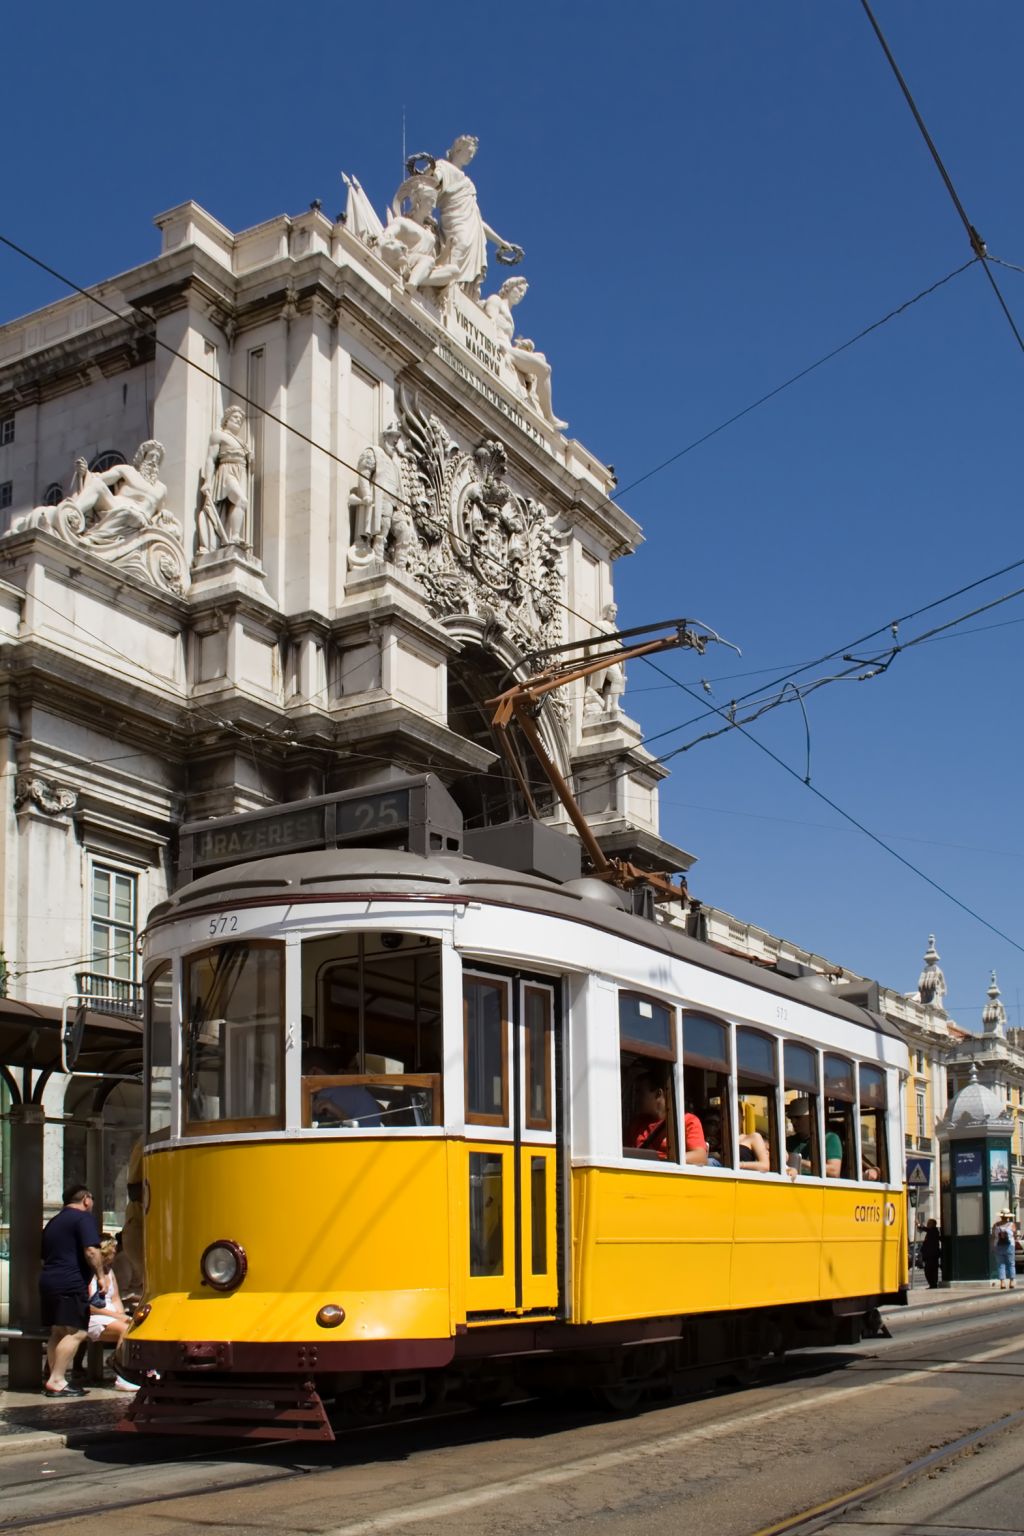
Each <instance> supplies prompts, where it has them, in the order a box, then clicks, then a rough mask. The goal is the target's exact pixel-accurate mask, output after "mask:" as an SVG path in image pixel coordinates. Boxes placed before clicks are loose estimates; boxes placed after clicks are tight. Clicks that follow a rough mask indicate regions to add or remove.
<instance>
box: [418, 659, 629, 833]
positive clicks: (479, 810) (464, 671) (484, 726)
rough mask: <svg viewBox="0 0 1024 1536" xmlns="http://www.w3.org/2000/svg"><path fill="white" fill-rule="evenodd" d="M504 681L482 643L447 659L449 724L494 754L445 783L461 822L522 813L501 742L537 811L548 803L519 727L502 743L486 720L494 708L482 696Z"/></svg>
mask: <svg viewBox="0 0 1024 1536" xmlns="http://www.w3.org/2000/svg"><path fill="white" fill-rule="evenodd" d="M510 681H511V678H510V677H509V674H508V673H507V671H506V669H505V668H504V667H503V666H502V664H501V663H500V662H499V661H498V660H497V659H496V657H495V656H494V655H493V654H492V653H491V652H489V651H487V650H485V649H484V647H483V646H482V645H475V644H472V643H469V644H466V645H464V646H463V648H462V650H461V651H460V652H459V654H458V656H453V657H451V659H450V660H449V662H448V700H447V715H448V727H449V729H450V730H452V731H454V732H455V733H456V735H457V736H463V737H465V738H466V739H467V740H468V741H472V742H475V743H476V744H477V745H478V746H481V747H485V748H486V749H487V750H488V751H489V752H493V753H494V754H495V758H494V761H493V763H492V764H491V765H490V767H489V768H487V769H486V770H485V771H483V772H479V773H473V774H467V775H465V776H464V777H462V778H460V779H457V780H456V781H455V783H454V784H453V785H452V787H451V794H452V798H453V799H454V800H455V802H456V804H457V805H458V807H459V809H460V811H461V812H462V814H463V816H464V817H465V818H466V826H467V827H486V826H493V825H494V824H495V823H497V822H505V821H515V820H516V819H517V818H519V817H522V816H524V815H525V814H526V810H527V806H526V800H525V797H524V796H523V794H522V791H521V790H520V788H519V783H518V778H517V775H516V774H515V773H514V772H513V770H512V768H511V767H510V765H509V761H508V758H507V757H506V756H505V750H506V748H507V749H508V750H510V751H511V752H512V753H514V755H515V758H516V762H517V764H518V769H519V774H521V775H522V777H523V779H525V781H526V783H527V784H528V785H529V787H530V793H531V795H532V796H533V801H534V804H535V805H536V807H537V809H538V811H539V812H540V814H541V815H542V816H544V815H545V814H546V813H547V812H548V811H550V810H551V808H552V806H553V805H554V792H553V790H552V788H551V785H550V784H549V783H548V781H547V779H546V778H545V776H544V774H543V772H542V771H541V769H540V767H539V765H538V764H537V762H536V761H535V759H534V756H533V753H532V752H531V751H530V749H529V748H528V747H527V746H525V744H523V743H521V742H520V740H519V733H518V732H517V731H512V732H510V733H508V734H507V735H506V738H505V742H504V744H503V743H502V739H501V734H500V733H498V732H497V731H496V730H495V729H494V727H493V726H492V724H491V719H492V717H493V714H494V710H493V708H492V707H490V706H488V703H487V700H488V699H493V698H494V697H495V695H497V694H499V693H500V692H501V691H502V689H503V688H507V687H508V685H509V682H510ZM548 707H549V708H550V706H548ZM606 777H607V775H606Z"/></svg>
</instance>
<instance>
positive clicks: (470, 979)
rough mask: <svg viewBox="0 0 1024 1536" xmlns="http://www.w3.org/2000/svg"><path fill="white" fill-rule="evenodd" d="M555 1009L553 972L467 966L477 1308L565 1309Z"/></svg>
mask: <svg viewBox="0 0 1024 1536" xmlns="http://www.w3.org/2000/svg"><path fill="white" fill-rule="evenodd" d="M555 1009H556V997H555V989H554V987H553V986H552V984H551V983H550V982H546V981H543V980H541V979H539V978H538V979H533V978H525V977H522V976H501V975H497V974H492V973H485V972H482V971H472V972H470V971H466V972H464V974H463V1049H464V1052H465V1056H464V1062H465V1069H464V1070H465V1092H466V1149H467V1168H466V1178H467V1184H468V1223H469V1250H468V1252H469V1275H468V1277H467V1284H466V1310H467V1312H468V1314H469V1315H470V1316H471V1317H473V1316H476V1317H483V1316H489V1317H495V1316H508V1317H515V1316H527V1315H533V1316H536V1315H537V1314H538V1313H541V1314H543V1313H553V1312H556V1311H557V1309H558V1302H559V1260H558V1238H557V1233H558V1203H559V1179H558V1146H557V1129H556V1128H557V1125H558V1115H557V1105H556V1092H557V1087H556V1081H555V1028H556V1017H555Z"/></svg>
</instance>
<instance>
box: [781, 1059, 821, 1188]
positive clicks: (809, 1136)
mask: <svg viewBox="0 0 1024 1536" xmlns="http://www.w3.org/2000/svg"><path fill="white" fill-rule="evenodd" d="M782 1083H783V1088H784V1090H785V1095H786V1119H787V1120H788V1121H789V1123H790V1125H791V1126H792V1132H791V1134H790V1135H788V1136H787V1137H786V1154H787V1155H786V1161H787V1162H788V1163H789V1166H790V1167H791V1168H793V1169H795V1170H796V1172H797V1173H803V1174H814V1175H815V1176H816V1177H818V1178H820V1177H821V1132H820V1129H819V1121H818V1105H819V1098H820V1091H821V1090H820V1088H819V1084H818V1056H817V1052H816V1051H812V1050H811V1049H810V1048H809V1047H808V1046H806V1045H797V1043H796V1041H795V1040H787V1041H786V1042H785V1044H784V1045H783V1048H782Z"/></svg>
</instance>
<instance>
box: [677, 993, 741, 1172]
mask: <svg viewBox="0 0 1024 1536" xmlns="http://www.w3.org/2000/svg"><path fill="white" fill-rule="evenodd" d="M683 1101H684V1103H685V1106H686V1111H687V1113H688V1114H689V1115H691V1116H692V1117H693V1118H694V1119H695V1120H696V1121H697V1123H698V1124H699V1125H700V1126H701V1127H702V1130H703V1134H704V1137H705V1142H706V1145H707V1149H708V1155H707V1161H708V1163H709V1164H710V1166H711V1167H713V1168H731V1167H732V1159H733V1151H732V1111H731V1107H730V1104H729V1032H728V1029H727V1028H726V1026H725V1025H724V1024H722V1023H720V1021H719V1020H718V1019H709V1018H706V1017H705V1016H704V1015H703V1014H700V1013H684V1014H683Z"/></svg>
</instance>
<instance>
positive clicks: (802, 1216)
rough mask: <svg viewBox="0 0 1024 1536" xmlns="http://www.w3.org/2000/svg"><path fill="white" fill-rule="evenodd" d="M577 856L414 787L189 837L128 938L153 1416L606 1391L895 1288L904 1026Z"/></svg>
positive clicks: (301, 805) (141, 1403) (145, 1340)
mask: <svg viewBox="0 0 1024 1536" xmlns="http://www.w3.org/2000/svg"><path fill="white" fill-rule="evenodd" d="M544 834H547V836H545V835H544ZM382 844H383V846H382ZM388 844H390V845H391V846H388ZM571 846H572V845H571V842H570V840H569V839H568V838H566V837H565V836H564V835H562V834H560V833H555V832H553V831H550V829H545V828H543V827H537V826H533V827H532V828H525V829H522V830H521V833H520V836H519V838H518V840H517V841H515V842H510V840H509V837H508V835H507V834H506V835H505V837H504V841H501V840H498V841H497V843H496V844H495V847H496V848H497V860H496V861H492V862H487V859H486V853H487V847H488V845H487V841H486V838H485V837H484V838H483V840H482V841H481V842H480V843H479V844H478V846H477V847H476V848H475V849H474V851H475V852H476V854H477V857H474V858H471V857H469V856H467V853H466V852H465V851H464V850H463V847H462V834H461V822H460V818H459V816H458V812H457V810H456V808H455V807H454V805H453V803H452V802H451V801H450V800H449V798H448V796H447V794H446V792H445V791H444V789H443V788H442V786H441V785H440V784H439V783H438V782H437V781H436V780H435V779H433V778H432V777H431V776H429V775H424V776H422V777H420V778H417V779H410V780H408V781H401V780H398V781H396V782H395V783H389V784H388V785H386V786H383V787H379V788H374V789H371V790H362V791H355V792H352V793H348V794H341V795H334V796H328V797H323V798H322V799H319V800H307V801H302V802H298V803H296V804H293V805H287V806H279V807H277V808H275V809H274V810H273V811H268V812H258V813H252V814H251V815H247V816H241V817H234V818H228V819H226V820H224V821H216V822H208V823H202V824H195V825H194V826H193V827H192V828H186V829H185V835H184V836H183V838H182V849H183V858H184V861H185V864H186V866H190V867H191V870H192V873H193V874H194V875H195V878H192V879H190V880H189V881H188V883H186V884H185V885H183V886H182V887H181V888H180V889H179V890H178V891H177V893H176V894H175V895H173V896H172V897H171V898H170V899H169V900H168V901H167V902H165V903H164V904H163V905H162V906H161V907H159V908H158V909H157V910H156V911H155V912H154V913H153V914H152V916H151V920H150V923H149V926H148V929H147V932H146V938H145V946H146V961H145V982H146V996H147V1016H146V1077H147V1098H148V1107H147V1116H148V1122H147V1139H146V1155H145V1182H144V1204H145V1210H146V1294H145V1298H144V1304H143V1305H142V1307H141V1308H140V1310H139V1312H138V1313H137V1315H136V1318H135V1321H134V1323H133V1326H132V1329H131V1332H130V1334H129V1336H128V1340H127V1364H128V1366H129V1367H133V1368H134V1369H135V1370H137V1371H139V1372H140V1373H142V1375H143V1377H144V1386H143V1390H142V1391H141V1392H140V1393H139V1395H138V1398H137V1400H136V1404H135V1407H134V1410H133V1415H134V1424H135V1427H136V1428H139V1429H145V1430H156V1431H159V1430H173V1431H174V1432H177V1433H180V1432H182V1431H187V1430H197V1431H201V1432H202V1433H204V1434H209V1433H211V1432H217V1431H221V1432H224V1433H230V1434H238V1433H245V1432H251V1433H254V1434H255V1433H258V1434H260V1435H261V1436H266V1435H267V1434H275V1435H280V1436H285V1435H287V1436H305V1437H311V1436H319V1437H323V1438H329V1437H330V1435H331V1430H330V1426H329V1422H328V1416H327V1413H326V1411H325V1408H324V1406H323V1405H324V1404H325V1403H326V1404H328V1405H330V1404H332V1403H333V1404H339V1403H340V1404H341V1405H342V1406H344V1405H345V1404H350V1405H351V1406H352V1407H353V1409H354V1410H356V1411H360V1412H363V1411H368V1410H378V1409H380V1408H387V1407H389V1406H393V1405H396V1404H418V1403H420V1402H423V1401H428V1400H431V1399H434V1398H437V1397H439V1396H440V1395H441V1394H443V1393H445V1392H450V1391H454V1390H457V1391H459V1392H463V1393H466V1394H469V1395H471V1396H472V1395H474V1394H476V1395H482V1394H484V1393H486V1392H488V1391H499V1390H505V1389H506V1388H507V1387H508V1386H510V1385H512V1386H519V1387H521V1388H526V1389H528V1390H537V1389H541V1388H544V1387H552V1386H558V1385H560V1384H568V1383H585V1384H588V1385H590V1386H592V1387H595V1388H598V1389H600V1390H601V1391H603V1392H604V1393H605V1394H606V1395H607V1396H608V1397H609V1399H610V1400H611V1401H613V1402H624V1401H628V1400H629V1399H630V1398H631V1396H634V1395H636V1394H637V1393H638V1392H639V1391H640V1390H641V1389H642V1388H643V1387H644V1386H645V1385H647V1384H651V1383H657V1382H660V1381H665V1380H668V1381H672V1380H679V1379H681V1378H685V1377H686V1376H687V1375H688V1373H691V1372H694V1371H697V1370H701V1369H706V1368H709V1367H712V1366H715V1365H720V1364H721V1363H723V1362H734V1363H742V1362H745V1361H748V1360H750V1359H752V1358H756V1357H757V1356H759V1355H763V1354H765V1353H767V1352H772V1351H779V1350H781V1349H783V1348H785V1347H786V1346H787V1345H796V1344H801V1343H807V1342H812V1341H813V1342H821V1343H824V1342H831V1341H835V1340H840V1339H843V1340H849V1339H855V1338H857V1337H858V1336H859V1334H860V1332H861V1331H862V1330H863V1329H864V1328H865V1327H867V1328H871V1327H872V1325H873V1323H874V1322H875V1314H876V1309H877V1308H878V1306H879V1305H880V1304H881V1303H882V1302H894V1301H898V1300H900V1299H901V1297H902V1296H903V1295H904V1294H905V1283H906V1231H905V1200H904V1193H903V1189H902V1177H901V1171H900V1165H901V1161H902V1148H903V1144H904V1134H903V1125H902V1123H901V1112H902V1111H901V1106H902V1102H903V1098H902V1094H901V1092H900V1083H901V1074H904V1073H905V1072H906V1069H907V1061H906V1050H905V1048H904V1046H903V1044H902V1042H901V1041H900V1040H899V1038H898V1037H897V1036H896V1035H895V1033H894V1032H892V1031H891V1030H890V1029H889V1028H888V1027H887V1026H886V1024H885V1023H884V1021H883V1020H882V1019H881V1018H879V1017H878V1016H877V1015H876V1014H874V1013H872V1012H870V1011H868V1008H867V1007H865V1006H863V1005H862V1004H863V1001H864V1000H862V1001H861V1002H854V1001H846V1000H845V999H844V997H843V995H842V992H841V991H838V990H837V989H834V988H832V987H830V986H829V985H828V984H827V983H824V982H822V981H821V979H820V978H818V980H817V984H815V983H814V982H813V981H812V980H811V979H805V978H802V977H787V976H784V975H782V974H780V973H779V972H777V971H773V970H765V969H762V968H760V967H757V966H754V965H752V964H750V963H748V962H746V961H744V960H742V959H739V958H735V957H732V956H729V955H726V954H723V953H721V952H720V951H718V950H716V949H715V948H713V947H711V946H710V945H708V944H707V943H703V942H701V941H699V940H697V939H694V938H691V937H688V936H687V935H686V934H685V933H684V932H683V931H682V930H681V929H680V928H678V927H675V926H672V925H670V924H667V923H665V922H662V921H656V920H654V919H653V918H652V917H650V916H644V915H636V914H635V913H634V912H633V911H632V910H629V908H630V906H631V903H630V899H629V896H628V893H626V894H624V893H622V892H619V891H616V890H613V889H611V888H610V887H608V886H607V885H602V884H600V883H599V882H597V881H594V880H592V879H580V878H578V877H576V876H574V875H573V872H572V870H571V869H567V868H566V867H565V866H564V862H560V861H562V860H563V859H564V850H565V849H566V848H567V847H571ZM509 848H513V849H514V850H515V851H514V853H513V855H512V856H511V857H509V856H508V850H509ZM513 863H518V864H519V865H520V867H519V868H511V867H508V866H509V865H510V864H513ZM652 1083H654V1084H656V1085H657V1087H656V1091H657V1092H659V1093H660V1094H661V1095H662V1097H661V1100H660V1101H659V1103H660V1104H661V1106H662V1108H661V1111H660V1115H661V1118H660V1120H658V1121H657V1122H656V1129H655V1133H654V1134H653V1136H652V1135H650V1134H647V1133H646V1131H645V1129H644V1127H641V1132H640V1133H638V1132H636V1130H635V1129H634V1123H635V1121H636V1119H637V1107H638V1097H642V1096H643V1095H644V1094H647V1095H649V1094H650V1092H651V1085H652ZM640 1118H641V1119H643V1112H642V1111H641V1115H640ZM695 1127H696V1129H695ZM796 1129H799V1130H800V1131H801V1132H802V1135H800V1136H797V1135H796V1134H795V1131H796ZM752 1148H756V1149H757V1158H756V1159H755V1158H753V1157H752V1154H751V1149H752ZM754 1162H756V1164H757V1166H752V1163H754Z"/></svg>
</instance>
